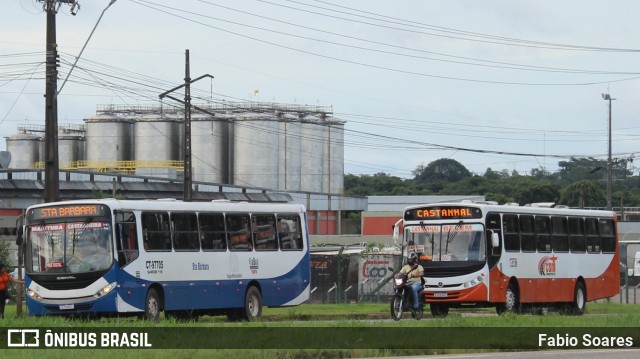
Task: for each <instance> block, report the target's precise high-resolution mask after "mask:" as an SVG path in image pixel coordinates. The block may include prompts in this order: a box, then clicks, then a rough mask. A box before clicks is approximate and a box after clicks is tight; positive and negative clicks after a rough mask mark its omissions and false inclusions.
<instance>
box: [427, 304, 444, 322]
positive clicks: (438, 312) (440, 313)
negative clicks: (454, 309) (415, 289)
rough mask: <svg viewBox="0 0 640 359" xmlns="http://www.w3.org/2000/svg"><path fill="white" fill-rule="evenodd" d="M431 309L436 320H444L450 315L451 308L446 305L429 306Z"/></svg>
mask: <svg viewBox="0 0 640 359" xmlns="http://www.w3.org/2000/svg"><path fill="white" fill-rule="evenodd" d="M429 308H430V309H431V315H432V316H433V317H434V318H439V317H440V318H444V317H446V316H447V315H449V306H448V305H446V304H434V303H431V304H429Z"/></svg>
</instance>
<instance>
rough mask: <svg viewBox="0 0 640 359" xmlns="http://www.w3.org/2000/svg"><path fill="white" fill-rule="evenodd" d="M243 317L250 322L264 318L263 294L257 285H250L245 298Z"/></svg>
mask: <svg viewBox="0 0 640 359" xmlns="http://www.w3.org/2000/svg"><path fill="white" fill-rule="evenodd" d="M242 314H243V315H242V316H243V318H244V319H245V320H248V321H250V322H255V321H258V320H260V319H261V318H262V295H261V294H260V291H259V290H258V288H256V287H253V286H252V287H249V289H248V290H247V295H246V297H245V300H244V312H243V313H242Z"/></svg>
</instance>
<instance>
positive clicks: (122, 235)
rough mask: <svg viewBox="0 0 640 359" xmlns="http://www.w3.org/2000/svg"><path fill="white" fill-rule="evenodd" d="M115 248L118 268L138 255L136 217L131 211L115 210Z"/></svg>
mask: <svg viewBox="0 0 640 359" xmlns="http://www.w3.org/2000/svg"><path fill="white" fill-rule="evenodd" d="M115 217H116V228H115V229H116V230H115V234H116V248H117V250H118V265H119V266H120V268H122V267H124V266H126V265H127V264H129V263H131V262H133V261H134V260H135V259H137V258H138V256H139V254H140V253H139V250H138V238H137V235H136V217H135V215H134V214H133V213H132V212H116V214H115Z"/></svg>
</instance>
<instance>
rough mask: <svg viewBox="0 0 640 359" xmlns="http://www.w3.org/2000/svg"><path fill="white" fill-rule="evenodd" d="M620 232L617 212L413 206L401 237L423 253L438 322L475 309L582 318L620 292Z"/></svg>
mask: <svg viewBox="0 0 640 359" xmlns="http://www.w3.org/2000/svg"><path fill="white" fill-rule="evenodd" d="M616 227H617V219H616V216H615V213H614V212H609V211H593V210H581V209H569V208H558V207H552V206H551V205H531V206H517V205H498V204H494V203H475V202H461V203H438V204H428V205H419V206H411V207H407V208H406V209H405V210H404V213H403V218H402V219H401V220H400V221H398V223H397V224H396V228H395V229H394V237H396V239H397V237H399V232H400V230H402V231H403V234H404V235H403V239H402V247H403V255H404V256H405V258H406V255H408V254H409V253H411V252H416V253H417V254H418V256H419V263H420V264H421V265H422V266H423V267H424V269H425V281H426V284H425V289H424V293H425V301H426V302H427V303H428V304H429V305H430V308H431V313H432V315H434V316H446V315H447V314H448V312H449V308H458V307H467V306H469V307H495V308H496V310H497V312H498V314H502V313H505V312H514V313H518V312H521V311H523V310H524V309H531V310H533V311H534V312H540V313H542V312H546V310H547V309H549V308H552V309H561V310H562V311H563V312H564V313H571V314H576V315H582V314H583V313H584V311H585V307H586V302H588V301H593V300H597V299H602V298H608V297H611V296H613V295H615V294H617V293H618V292H619V290H620V287H619V282H620V278H619V276H620V260H619V250H618V238H617V230H616Z"/></svg>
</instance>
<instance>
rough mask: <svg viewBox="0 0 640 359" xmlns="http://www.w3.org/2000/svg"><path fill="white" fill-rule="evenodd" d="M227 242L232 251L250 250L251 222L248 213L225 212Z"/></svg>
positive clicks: (251, 247)
mask: <svg viewBox="0 0 640 359" xmlns="http://www.w3.org/2000/svg"><path fill="white" fill-rule="evenodd" d="M226 224H227V242H228V243H229V249H230V250H232V251H251V250H253V244H252V241H251V222H250V218H249V214H246V213H240V214H236V213H231V214H227V218H226Z"/></svg>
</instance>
